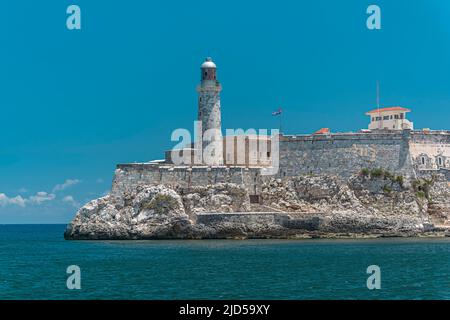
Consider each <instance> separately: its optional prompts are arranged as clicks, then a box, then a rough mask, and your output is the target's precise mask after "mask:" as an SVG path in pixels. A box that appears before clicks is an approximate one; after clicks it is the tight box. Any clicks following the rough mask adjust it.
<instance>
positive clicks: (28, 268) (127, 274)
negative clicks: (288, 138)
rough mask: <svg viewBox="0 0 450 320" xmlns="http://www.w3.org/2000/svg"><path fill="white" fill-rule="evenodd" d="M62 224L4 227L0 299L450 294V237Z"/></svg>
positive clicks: (444, 296)
mask: <svg viewBox="0 0 450 320" xmlns="http://www.w3.org/2000/svg"><path fill="white" fill-rule="evenodd" d="M64 229H65V225H0V299H33V300H34V299H39V300H41V299H51V300H53V299H55V300H60V299H64V300H67V299H68V300H72V299H139V300H141V299H150V300H153V299H282V300H310V299H327V300H329V299H357V300H359V299H382V300H391V299H394V300H398V299H450V238H442V239H437V238H434V239H430V238H427V239H423V238H409V239H406V238H393V239H373V240H367V239H359V240H189V241H185V240H176V241H159V240H152V241H67V240H64V238H63V233H64ZM70 266H77V267H78V268H79V275H80V277H79V278H78V279H79V282H78V283H79V284H80V289H76V288H73V283H74V282H73V281H72V280H73V276H74V273H73V270H74V269H73V267H72V269H71V268H69V267H70ZM373 266H375V269H374V267H373ZM68 268H69V273H68ZM368 268H369V270H368ZM377 268H378V269H377ZM374 270H375V271H374ZM71 277H72V278H71ZM370 277H371V278H370ZM374 277H376V278H374ZM368 278H370V279H369V281H368ZM68 279H69V280H70V281H68ZM68 282H69V286H68V285H67V283H68ZM368 282H369V285H368ZM70 283H71V284H72V286H71V285H70ZM374 284H376V285H375V286H374ZM69 287H70V289H69ZM369 287H370V288H369Z"/></svg>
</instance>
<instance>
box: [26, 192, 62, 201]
mask: <svg viewBox="0 0 450 320" xmlns="http://www.w3.org/2000/svg"><path fill="white" fill-rule="evenodd" d="M55 198H56V195H55V194H53V193H47V192H45V191H40V192H38V193H36V195H34V196H31V197H29V198H28V199H27V201H29V202H30V203H33V204H41V203H43V202H45V201H51V200H54V199H55Z"/></svg>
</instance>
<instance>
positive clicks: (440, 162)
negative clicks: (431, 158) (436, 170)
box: [438, 157, 443, 167]
mask: <svg viewBox="0 0 450 320" xmlns="http://www.w3.org/2000/svg"><path fill="white" fill-rule="evenodd" d="M438 165H439V167H442V165H443V161H442V157H439V158H438Z"/></svg>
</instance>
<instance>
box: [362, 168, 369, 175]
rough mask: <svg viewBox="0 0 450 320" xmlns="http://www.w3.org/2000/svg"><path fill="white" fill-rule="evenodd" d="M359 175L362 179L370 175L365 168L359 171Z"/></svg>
mask: <svg viewBox="0 0 450 320" xmlns="http://www.w3.org/2000/svg"><path fill="white" fill-rule="evenodd" d="M361 175H362V176H364V177H368V176H369V175H370V170H369V169H367V168H363V169H362V170H361Z"/></svg>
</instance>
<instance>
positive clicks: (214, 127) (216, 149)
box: [197, 58, 223, 166]
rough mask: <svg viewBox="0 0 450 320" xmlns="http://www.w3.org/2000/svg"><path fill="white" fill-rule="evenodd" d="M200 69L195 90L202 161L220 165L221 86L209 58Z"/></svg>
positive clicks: (221, 153)
mask: <svg viewBox="0 0 450 320" xmlns="http://www.w3.org/2000/svg"><path fill="white" fill-rule="evenodd" d="M200 69H201V82H200V85H199V86H198V87H197V92H198V121H199V122H200V123H201V125H202V130H201V133H202V137H203V139H202V144H201V145H202V150H203V163H204V164H206V165H210V166H217V165H222V164H223V140H222V123H221V117H220V91H222V86H221V85H220V83H219V81H218V80H217V67H216V64H215V63H214V62H213V61H212V59H211V58H206V60H205V62H203V64H202V65H201V68H200ZM198 131H200V130H198ZM199 133H200V132H199Z"/></svg>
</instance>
